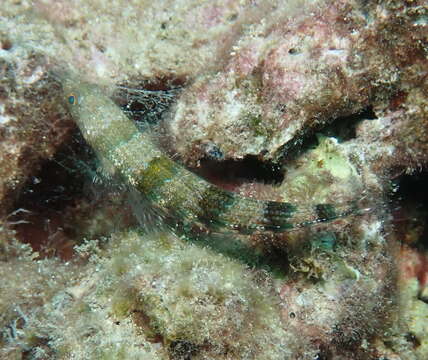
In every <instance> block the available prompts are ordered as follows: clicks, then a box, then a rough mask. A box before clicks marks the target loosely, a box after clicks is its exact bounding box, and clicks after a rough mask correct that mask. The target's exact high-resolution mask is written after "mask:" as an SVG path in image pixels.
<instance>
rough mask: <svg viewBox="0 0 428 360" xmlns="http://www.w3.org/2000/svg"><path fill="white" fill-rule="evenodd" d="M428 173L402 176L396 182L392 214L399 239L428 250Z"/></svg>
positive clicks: (394, 184)
mask: <svg viewBox="0 0 428 360" xmlns="http://www.w3.org/2000/svg"><path fill="white" fill-rule="evenodd" d="M427 183H428V172H426V171H425V172H421V173H416V174H412V175H407V174H405V175H401V176H400V177H398V178H397V179H395V180H394V183H393V189H394V193H393V196H392V214H393V223H394V227H395V231H396V232H397V234H398V237H399V239H400V240H401V241H402V242H404V243H406V244H408V245H411V246H416V247H417V248H421V249H423V250H426V249H428V188H427V186H426V184H427Z"/></svg>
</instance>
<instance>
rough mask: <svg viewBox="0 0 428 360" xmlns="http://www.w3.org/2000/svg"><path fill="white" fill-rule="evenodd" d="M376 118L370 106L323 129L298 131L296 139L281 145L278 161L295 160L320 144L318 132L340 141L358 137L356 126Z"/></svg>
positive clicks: (337, 119) (340, 118) (336, 120)
mask: <svg viewBox="0 0 428 360" xmlns="http://www.w3.org/2000/svg"><path fill="white" fill-rule="evenodd" d="M374 119H377V117H376V114H375V113H374V111H373V107H372V106H368V107H366V108H364V109H362V110H361V111H359V112H357V113H354V114H351V115H348V116H341V117H338V118H336V119H334V120H333V121H332V122H330V123H329V124H328V125H326V126H324V127H323V128H322V129H313V130H311V131H310V132H308V133H298V134H296V136H295V137H294V139H292V140H290V141H289V142H288V143H286V144H284V145H283V146H282V147H281V149H280V150H279V153H280V154H281V155H280V157H279V160H278V163H281V164H285V163H287V162H289V161H293V160H295V159H297V158H298V157H299V156H301V155H302V154H303V153H305V152H306V151H308V150H310V149H312V148H315V147H316V146H317V145H318V139H317V134H321V135H324V136H328V137H335V138H336V139H338V141H339V142H344V141H348V140H351V139H353V138H355V137H356V128H357V125H358V124H359V123H360V122H361V121H364V120H374Z"/></svg>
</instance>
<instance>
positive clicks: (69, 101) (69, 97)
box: [68, 94, 77, 105]
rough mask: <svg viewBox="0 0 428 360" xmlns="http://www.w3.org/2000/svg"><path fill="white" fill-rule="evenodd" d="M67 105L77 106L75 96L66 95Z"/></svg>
mask: <svg viewBox="0 0 428 360" xmlns="http://www.w3.org/2000/svg"><path fill="white" fill-rule="evenodd" d="M68 103H69V104H70V105H76V104H77V96H76V95H75V94H70V95H68Z"/></svg>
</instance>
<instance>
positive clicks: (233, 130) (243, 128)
mask: <svg viewBox="0 0 428 360" xmlns="http://www.w3.org/2000/svg"><path fill="white" fill-rule="evenodd" d="M426 11H427V9H426V6H424V5H423V2H422V1H412V2H395V3H394V2H370V3H363V2H355V3H354V2H352V1H336V2H331V3H328V4H327V5H321V6H320V5H319V4H317V5H315V6H309V5H308V7H307V8H306V9H305V11H304V12H303V13H301V14H299V15H297V16H294V17H290V18H288V17H286V16H280V14H281V9H280V8H278V9H276V11H273V13H272V14H271V16H270V17H266V18H264V19H263V21H261V22H259V23H254V24H251V25H249V26H248V31H247V32H245V33H243V34H242V35H241V36H240V37H238V38H237V39H236V41H235V43H234V44H233V45H232V46H231V48H230V51H229V53H228V55H227V62H226V65H225V67H224V70H222V71H220V72H218V73H211V74H207V75H206V76H205V77H203V78H199V79H197V80H196V81H195V82H194V84H193V85H192V86H190V87H189V88H188V89H187V91H186V92H185V93H184V94H183V96H182V97H181V98H180V100H179V101H178V104H177V106H176V112H175V114H174V116H173V118H172V123H171V125H170V129H171V131H172V133H173V134H174V135H175V141H176V143H175V149H176V151H178V152H179V153H180V154H181V155H182V156H183V157H184V159H185V161H186V162H187V163H189V164H191V165H193V166H195V165H196V166H197V165H198V160H200V159H202V158H204V157H206V156H207V154H206V149H207V144H214V145H215V146H217V147H218V148H219V149H220V150H221V152H222V153H223V155H224V157H225V158H228V159H240V158H243V157H245V156H247V155H257V156H258V157H259V158H262V159H272V158H273V159H277V158H279V157H281V156H283V155H284V152H286V151H287V149H288V148H290V147H293V146H294V144H296V143H297V144H298V142H299V139H301V138H302V137H303V136H305V135H306V134H310V133H312V132H314V131H317V130H319V129H321V128H322V127H323V126H324V125H325V124H327V123H329V122H332V121H334V120H335V119H338V118H342V117H346V116H348V115H351V114H357V113H359V112H362V111H364V110H365V109H367V108H371V109H372V110H373V111H374V113H375V114H376V115H377V116H378V117H382V116H385V117H391V116H393V117H394V118H397V117H398V119H397V120H395V121H394V122H395V123H397V122H398V123H406V124H407V126H409V125H410V126H411V127H412V128H414V127H415V126H417V125H416V124H415V121H414V120H412V119H414V118H415V116H416V117H418V119H420V120H421V121H423V120H424V119H425V121H426V108H424V105H423V104H420V102H421V100H418V99H417V98H418V97H419V98H420V97H423V95H421V92H423V91H424V88H426V78H427V70H426V69H427V60H426V56H427V51H428V50H427V46H428V45H427V39H426V24H425V22H426ZM281 15H285V14H281ZM424 19H425V20H424ZM410 93H412V95H410ZM414 93H416V94H415V95H416V96H415V95H413V94H414ZM417 94H419V95H417ZM409 95H410V96H409ZM418 101H419V104H418ZM394 104H395V105H394ZM394 106H395V108H397V107H399V108H400V110H398V109H396V110H395V113H393V112H392V110H391V107H394ZM425 106H426V105H425ZM397 111H398V112H397ZM409 113H412V116H409ZM386 121H387V120H385V121H383V120H379V121H378V122H376V123H375V125H378V124H379V123H385V122H386ZM418 122H420V121H419V120H418ZM365 126H366V125H365V124H364V125H363V126H362V129H364V128H365ZM367 126H368V127H369V128H372V126H373V124H371V125H367ZM378 126H379V128H380V127H385V125H378ZM394 126H397V129H396V130H394V132H400V131H401V132H404V133H406V131H407V130H406V129H405V128H404V126H401V125H400V124H393V125H392V127H394ZM423 129H424V127H420V130H421V131H422V130H423ZM360 131H361V132H360V133H361V134H362V135H363V136H364V135H365V132H364V133H363V131H364V130H360ZM368 131H369V132H370V133H371V134H369V135H368V136H372V137H373V136H375V135H374V134H373V132H377V131H375V130H374V129H373V130H368ZM390 131H392V130H390ZM424 133H425V134H426V131H424ZM378 135H379V136H380V137H381V138H383V139H385V136H382V134H378ZM422 136H424V135H422ZM425 136H426V135H425ZM396 145H397V146H398V144H396ZM402 148H403V147H401V149H400V147H398V148H397V149H396V150H395V151H396V152H399V151H400V150H401V152H402V151H404V152H405V151H406V150H405V149H402ZM384 151H386V150H384ZM421 156H422V157H423V154H422V153H421V151H420V154H419V157H421Z"/></svg>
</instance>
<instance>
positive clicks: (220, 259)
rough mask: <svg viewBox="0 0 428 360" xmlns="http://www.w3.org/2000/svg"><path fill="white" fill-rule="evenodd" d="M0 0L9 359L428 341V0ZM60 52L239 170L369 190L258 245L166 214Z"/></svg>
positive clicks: (279, 194) (364, 348)
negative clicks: (75, 94)
mask: <svg viewBox="0 0 428 360" xmlns="http://www.w3.org/2000/svg"><path fill="white" fill-rule="evenodd" d="M4 2H5V5H4V6H3V7H2V10H1V12H0V74H1V75H0V136H1V139H2V141H1V145H0V146H1V150H2V152H1V156H0V204H1V206H0V219H1V223H0V357H1V358H7V359H9V358H10V359H15V358H16V359H21V358H22V359H69V358H75V359H115V358H124V359H174V360H177V359H234V360H235V359H284V358H286V359H296V360H297V359H308V360H309V359H328V360H345V359H351V358H352V359H406V360H407V359H409V360H410V359H412V360H413V359H415V360H423V359H426V358H427V353H428V345H427V344H428V339H427V335H426V333H427V329H426V319H427V316H428V315H427V314H428V312H427V311H428V305H427V301H428V291H427V288H428V287H427V279H428V266H427V264H428V260H427V253H426V236H427V231H426V229H427V228H428V225H427V221H426V214H427V212H428V210H426V190H424V189H425V185H422V186H421V185H418V186H414V185H410V186H408V188H410V189H411V188H413V189H412V190H411V191H410V190H409V191H410V192H409V193H406V192H404V190H403V189H406V185H405V181H406V179H405V178H404V179H403V177H401V175H402V174H403V173H405V174H407V175H406V176H411V177H412V178H414V177H415V175H414V174H415V173H417V172H419V171H421V170H422V169H426V166H427V154H428V148H427V144H428V136H427V135H428V133H427V129H428V124H427V119H428V116H427V109H428V105H427V104H428V100H427V95H426V94H427V93H428V76H427V74H428V73H427V68H428V67H427V65H428V60H427V57H428V50H427V49H428V38H427V26H428V23H427V16H428V8H427V6H426V4H425V2H424V1H422V0H413V1H411V0H391V1H380V0H379V1H372V2H367V1H362V0H338V1H332V2H330V1H322V0H321V1H316V0H313V1H310V0H290V1H287V2H280V1H274V0H272V1H270V0H266V1H260V2H255V1H238V0H216V1H196V0H179V1H172V0H171V1H169V0H168V1H163V2H161V3H159V2H157V3H153V2H148V1H135V2H125V1H120V0H115V1H111V2H109V3H108V4H107V3H106V2H105V1H103V0H96V1H91V2H87V1H86V2H85V1H81V0H78V1H74V2H72V3H71V2H68V1H53V0H34V1H25V0H24V1H20V2H16V1H12V0H5V1H4ZM302 9H304V10H302ZM58 54H60V55H61V56H58ZM64 69H66V71H72V72H76V73H78V74H79V76H81V77H82V78H84V79H85V80H88V81H92V82H95V83H97V85H98V87H99V88H102V89H103V90H102V92H101V90H99V91H100V94H101V93H102V96H106V95H107V96H110V95H113V99H114V101H116V103H118V104H119V105H120V106H122V108H123V110H124V111H125V113H127V114H128V115H131V117H133V118H135V119H137V121H138V122H139V123H140V125H141V123H143V122H144V120H145V119H141V118H139V117H140V116H141V114H142V113H143V114H144V116H145V117H146V120H148V121H149V122H151V123H154V125H153V124H152V125H141V127H142V130H143V131H148V133H150V134H156V135H158V138H157V140H158V143H159V146H161V147H163V150H165V152H168V153H170V154H172V155H173V156H174V158H175V159H177V160H178V161H181V162H182V163H184V164H185V165H187V166H189V167H191V168H193V170H194V171H196V172H198V173H200V174H203V175H204V176H205V177H206V178H207V179H210V180H211V181H213V182H215V183H216V184H218V185H219V186H221V187H223V188H226V189H229V190H233V191H236V192H237V193H239V194H240V195H242V196H246V197H251V198H255V199H259V200H275V201H286V202H290V203H293V204H296V205H297V206H301V207H302V208H303V209H305V208H308V206H313V205H314V204H326V206H323V207H321V208H319V209H318V210H319V214H318V215H319V216H318V218H319V219H322V218H325V219H332V218H334V216H333V215H334V214H333V213H332V211H333V209H334V208H339V209H340V208H341V206H343V204H355V211H353V212H352V213H350V214H349V216H347V217H341V218H339V219H337V220H335V221H332V222H320V223H319V224H312V225H313V226H310V227H304V228H302V229H299V230H297V231H292V232H286V233H281V234H273V233H270V232H265V233H256V234H252V235H247V236H245V240H243V241H245V243H246V244H249V246H250V250H251V251H250V252H251V253H253V254H255V255H256V256H255V258H256V261H252V260H251V261H250V260H248V261H247V259H246V258H245V257H240V256H236V257H234V256H230V254H229V255H228V253H227V252H225V251H222V248H221V246H220V247H218V246H216V244H221V245H225V246H224V248H226V247H227V245H228V244H230V241H231V240H235V239H238V240H239V239H240V238H239V237H238V235H233V234H232V235H231V236H227V235H218V234H212V235H210V236H206V237H204V236H201V234H200V233H198V232H197V231H196V230H197V229H192V230H194V235H192V232H186V233H185V234H184V235H183V234H182V233H180V232H178V231H176V232H175V233H171V232H170V230H166V229H164V228H162V227H159V225H158V224H159V219H158V218H157V217H156V214H153V213H152V212H151V211H150V209H148V208H147V205H146V203H145V202H144V201H142V197H141V196H139V195H140V194H134V193H132V191H131V192H129V186H125V185H123V184H122V183H121V182H120V180H118V179H116V178H115V177H114V175H111V174H109V175H107V176H106V174H107V173H108V171H106V170H105V165H106V164H104V163H103V162H102V161H101V163H99V162H95V165H93V164H92V162H93V160H92V159H91V156H93V154H92V153H91V151H90V150H88V148H87V147H85V145H84V144H83V142H82V140H81V139H80V138H79V135H77V134H76V128H75V123H74V122H73V120H72V119H71V116H70V114H69V113H68V111H67V110H66V106H65V100H66V97H65V94H63V89H62V85H61V82H60V81H59V80H60V76H61V75H60V76H58V74H63V71H64ZM117 85H119V86H117ZM131 87H134V89H131ZM177 88H180V90H177ZM171 89H173V90H171ZM157 91H158V92H157ZM151 92H152V93H151ZM155 92H157V93H156V94H155ZM167 95H168V96H167ZM162 97H163V98H162ZM174 98H176V99H177V102H176V103H175V104H174V105H172V106H171V104H172V102H173V99H174ZM147 99H149V100H147ZM139 102H141V103H139ZM151 107H155V108H156V107H158V108H157V109H154V110H153V112H152V113H151V115H150V116H152V117H150V118H147V117H148V116H147V111H151V110H150V108H151ZM102 110H103V107H101V108H99V109H98V111H99V112H102ZM104 110H105V109H104ZM160 117H162V119H160ZM100 141H101V140H100ZM101 155H102V154H101ZM69 157H74V160H75V161H74V162H73V161H71V162H69V161H68V160H66V159H68V158H69ZM89 163H91V164H90V165H88V164H89ZM250 163H251V164H252V165H251V166H253V168H252V169H250V170H251V171H249V170H248V169H247V172H246V173H245V176H243V177H241V175H240V174H241V173H240V172H239V171H237V173H238V175H237V176H235V178H234V177H233V176H230V175H229V174H227V172H228V171H229V169H230V168H233V169H237V168H239V167H241V168H242V167H245V166H247V165H248V164H250ZM76 164H83V165H76ZM222 166H224V167H223V168H222ZM103 167H104V168H103ZM60 168H61V169H62V170H59V169H60ZM270 168H274V170H271V169H270ZM219 169H226V171H221V170H219ZM271 171H274V172H275V174H276V175H272V172H271ZM257 172H258V173H257ZM100 173H101V174H102V175H101V185H100V184H98V182H99V179H100ZM278 174H279V175H278ZM85 179H86V180H85ZM254 179H258V180H259V181H255V180H254ZM264 179H267V182H269V183H263V180H264ZM272 179H274V180H272ZM424 179H426V177H425V178H424V177H423V176H422V180H421V181H420V184H424V181H426V180H424ZM391 180H394V181H397V184H398V185H396V186H391V183H390V181H391ZM93 182H96V183H97V184H92V183H93ZM40 184H43V185H40ZM51 187H54V188H55V189H56V190H51V189H50V188H51ZM105 188H107V189H105ZM58 189H59V190H58ZM391 189H392V190H393V191H392V193H393V194H394V193H397V194H398V195H397V199H395V200H394V202H390V201H389V198H390V195H391V194H390V193H391ZM397 189H398V190H397ZM412 191H413V192H412ZM409 194H411V195H409ZM424 194H425V195H424ZM403 199H404V200H403ZM405 199H407V200H405ZM409 199H410V200H409ZM396 200H397V203H398V205H397V204H396V203H395V201H396ZM38 203H43V204H44V207H43V208H44V209H49V208H50V209H51V210H54V211H49V210H43V211H42V210H41V207H40V206H39V205H38ZM327 204H332V206H333V207H329V206H327ZM29 211H31V213H29ZM132 212H134V215H135V217H136V218H137V219H138V220H139V222H140V225H141V224H142V226H140V229H138V230H130V229H129V227H130V226H135V224H136V221H135V219H133V218H132V215H131V213H132ZM119 214H120V216H119ZM301 216H302V221H304V219H305V216H307V214H305V213H304V212H302V213H301ZM153 217H154V218H153ZM147 219H148V220H147ZM103 235H105V236H103ZM239 236H241V235H239ZM23 242H26V243H29V244H30V245H31V246H29V245H25V244H23ZM76 244H78V245H79V246H75V245H76Z"/></svg>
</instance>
